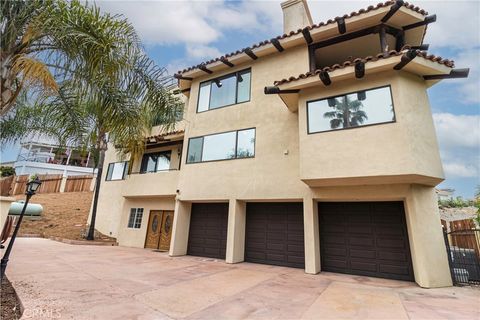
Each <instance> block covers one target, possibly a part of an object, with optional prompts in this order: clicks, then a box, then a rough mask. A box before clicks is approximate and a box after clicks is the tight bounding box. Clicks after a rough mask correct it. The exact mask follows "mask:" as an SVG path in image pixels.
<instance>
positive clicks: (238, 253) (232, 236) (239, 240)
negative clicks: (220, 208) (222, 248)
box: [225, 199, 247, 263]
mask: <svg viewBox="0 0 480 320" xmlns="http://www.w3.org/2000/svg"><path fill="white" fill-rule="evenodd" d="M246 218H247V212H246V203H245V201H239V200H236V199H230V202H229V204H228V230H227V254H226V259H225V260H226V262H227V263H238V262H242V261H244V260H245V223H246Z"/></svg>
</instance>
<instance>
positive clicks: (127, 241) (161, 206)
mask: <svg viewBox="0 0 480 320" xmlns="http://www.w3.org/2000/svg"><path fill="white" fill-rule="evenodd" d="M131 208H143V218H142V226H141V228H140V229H135V228H128V218H129V216H130V209H131ZM150 210H172V211H173V210H175V198H173V197H166V198H154V199H152V198H147V199H142V198H126V199H125V201H124V206H123V209H122V211H121V214H122V216H121V218H120V219H119V222H120V223H119V227H118V238H117V241H118V243H119V244H120V245H122V246H125V247H136V248H144V247H145V236H146V234H147V227H148V219H149V217H150ZM174 220H175V218H174Z"/></svg>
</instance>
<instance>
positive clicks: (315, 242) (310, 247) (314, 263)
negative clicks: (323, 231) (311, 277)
mask: <svg viewBox="0 0 480 320" xmlns="http://www.w3.org/2000/svg"><path fill="white" fill-rule="evenodd" d="M303 225H304V237H305V272H306V273H310V274H316V273H319V272H320V233H319V229H318V205H317V202H316V201H315V200H314V199H313V198H312V197H311V196H309V197H305V198H304V199H303Z"/></svg>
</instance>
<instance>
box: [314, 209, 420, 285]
mask: <svg viewBox="0 0 480 320" xmlns="http://www.w3.org/2000/svg"><path fill="white" fill-rule="evenodd" d="M318 214H319V224H320V250H321V260H322V270H324V271H332V272H341V273H349V274H358V275H365V276H373V277H381V278H389V279H397V280H409V281H413V280H414V279H413V269H412V261H411V256H410V247H409V244H408V234H407V226H406V223H405V211H404V208H403V203H402V202H343V203H338V202H335V203H334V202H321V203H319V204H318Z"/></svg>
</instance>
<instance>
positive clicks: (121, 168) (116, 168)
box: [106, 161, 128, 181]
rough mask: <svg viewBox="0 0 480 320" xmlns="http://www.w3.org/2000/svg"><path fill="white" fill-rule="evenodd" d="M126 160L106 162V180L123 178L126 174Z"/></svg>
mask: <svg viewBox="0 0 480 320" xmlns="http://www.w3.org/2000/svg"><path fill="white" fill-rule="evenodd" d="M127 172H128V161H122V162H112V163H109V164H108V170H107V178H106V180H107V181H112V180H123V179H125V177H126V176H127Z"/></svg>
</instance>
